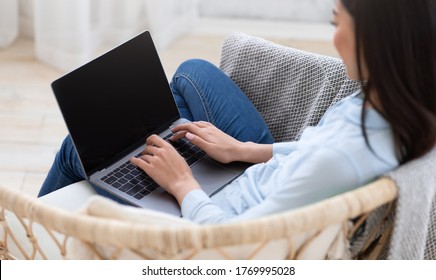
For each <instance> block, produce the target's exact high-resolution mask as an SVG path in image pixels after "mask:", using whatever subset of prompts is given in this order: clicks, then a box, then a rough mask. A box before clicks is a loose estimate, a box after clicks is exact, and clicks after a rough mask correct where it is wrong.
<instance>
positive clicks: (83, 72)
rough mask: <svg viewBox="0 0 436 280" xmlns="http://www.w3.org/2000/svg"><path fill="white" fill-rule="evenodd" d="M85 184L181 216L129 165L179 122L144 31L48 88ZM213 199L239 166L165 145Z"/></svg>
mask: <svg viewBox="0 0 436 280" xmlns="http://www.w3.org/2000/svg"><path fill="white" fill-rule="evenodd" d="M52 89H53V92H54V95H55V97H56V100H57V102H58V105H59V108H60V111H61V113H62V115H63V117H64V120H65V123H66V126H67V128H68V131H69V133H70V135H71V138H72V140H73V143H74V146H75V149H76V151H77V153H78V156H79V158H80V161H81V164H82V168H83V170H84V172H85V174H86V178H87V180H88V181H89V182H90V183H92V184H93V185H95V186H97V187H100V188H102V189H104V190H106V191H108V192H110V193H112V194H114V195H115V196H117V197H119V198H121V199H122V200H123V201H125V202H126V203H128V204H131V205H135V206H138V207H143V208H148V209H153V210H157V211H161V212H165V213H169V214H173V215H178V216H180V215H181V212H180V207H179V205H178V204H177V201H176V200H175V198H174V197H172V196H171V195H170V194H169V193H167V192H166V191H165V190H164V189H163V188H161V187H159V186H158V185H157V184H156V183H155V182H154V181H153V180H152V179H151V178H150V177H149V176H147V175H146V173H145V172H143V171H142V170H140V169H139V168H137V167H135V166H133V165H132V164H131V163H130V162H129V160H130V158H132V157H135V156H139V155H140V154H141V152H142V151H143V150H144V147H145V142H146V139H147V138H148V137H149V136H150V135H152V134H158V135H159V136H161V137H162V138H164V139H168V137H170V136H171V135H172V132H171V130H170V127H171V126H173V125H177V124H181V123H184V122H188V120H185V119H182V118H181V117H180V115H179V111H178V109H177V106H176V103H175V101H174V98H173V95H172V93H171V89H170V87H169V84H168V80H167V77H166V75H165V72H164V70H163V67H162V64H161V62H160V59H159V56H158V54H157V51H156V48H155V46H154V43H153V40H152V38H151V35H150V33H149V32H148V31H145V32H143V33H141V34H139V35H137V36H135V37H134V38H132V39H130V40H129V41H127V42H125V43H123V44H121V45H119V46H118V47H116V48H114V49H112V50H110V51H109V52H107V53H105V54H103V55H101V56H99V57H98V58H96V59H94V60H92V61H90V62H89V63H87V64H85V65H83V66H81V67H79V68H77V69H75V70H73V71H72V72H70V73H68V74H66V75H64V76H62V77H61V78H59V79H57V80H56V81H54V82H53V83H52ZM172 144H173V145H174V146H175V148H176V149H177V150H178V151H179V153H181V155H182V156H183V157H185V159H186V160H187V162H188V164H189V165H190V166H191V169H192V173H193V175H194V177H195V178H196V179H197V180H198V182H199V183H200V185H201V186H202V188H203V190H204V191H205V192H206V193H207V194H208V195H209V196H212V195H213V194H215V193H216V192H218V191H219V190H220V189H221V188H223V187H224V186H225V185H227V184H228V183H229V182H231V181H232V180H234V179H235V178H236V177H238V176H239V175H240V174H241V173H242V172H243V171H244V170H245V169H246V168H247V165H245V164H237V163H236V164H229V165H223V164H220V163H218V162H216V161H214V160H213V159H211V158H210V157H208V156H207V155H206V154H205V153H204V152H203V151H201V150H200V149H199V148H197V147H195V146H193V145H192V144H190V143H189V142H188V141H187V140H186V139H181V140H180V141H178V142H175V143H172Z"/></svg>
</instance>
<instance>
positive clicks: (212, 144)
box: [170, 121, 243, 163]
mask: <svg viewBox="0 0 436 280" xmlns="http://www.w3.org/2000/svg"><path fill="white" fill-rule="evenodd" d="M172 131H173V133H175V135H174V136H173V137H172V138H171V139H170V140H172V141H177V140H178V139H180V138H182V137H186V138H187V139H188V140H189V141H190V142H191V143H192V144H194V145H195V146H197V147H199V148H200V149H202V150H203V151H204V152H206V153H207V154H208V155H209V156H210V157H212V158H213V159H215V160H217V161H219V162H222V163H230V162H233V161H238V160H240V158H241V156H240V155H239V153H240V151H241V146H242V145H243V143H242V142H240V141H238V140H236V139H235V138H233V137H231V136H229V135H227V134H225V133H224V132H222V131H221V130H219V129H218V128H216V127H215V126H214V125H213V124H211V123H208V122H202V121H200V122H192V123H186V124H181V125H178V126H176V127H174V128H173V129H172Z"/></svg>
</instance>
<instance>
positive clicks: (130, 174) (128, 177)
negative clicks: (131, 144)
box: [101, 136, 205, 200]
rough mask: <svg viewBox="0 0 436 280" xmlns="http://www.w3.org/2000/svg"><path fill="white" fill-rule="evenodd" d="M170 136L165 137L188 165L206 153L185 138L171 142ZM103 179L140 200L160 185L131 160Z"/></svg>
mask: <svg viewBox="0 0 436 280" xmlns="http://www.w3.org/2000/svg"><path fill="white" fill-rule="evenodd" d="M168 138H169V136H168V137H167V138H165V140H167V141H168V142H169V143H171V144H172V145H173V146H174V148H175V149H176V150H177V151H178V152H179V154H180V155H181V156H182V157H183V158H184V159H185V160H186V162H187V163H188V165H192V164H194V163H195V162H197V161H198V160H199V159H201V158H202V157H203V156H204V155H205V153H204V152H203V151H202V150H201V149H200V148H198V147H196V146H194V145H192V144H191V143H190V142H189V141H187V140H186V139H184V138H182V139H180V140H178V141H177V142H171V141H169V140H168ZM140 155H141V154H138V155H136V157H139V156H140ZM101 180H102V181H104V182H105V183H107V184H109V185H111V186H113V187H115V188H117V189H118V190H120V191H122V192H124V193H126V194H128V195H130V196H132V197H134V198H136V199H138V200H139V199H141V198H143V197H145V196H146V195H148V194H150V193H151V192H152V191H154V190H155V189H157V188H158V187H159V185H158V184H156V182H154V181H153V179H151V177H150V176H148V175H147V174H146V173H145V172H144V171H142V170H141V169H140V168H138V167H136V166H134V165H133V164H131V163H130V161H127V162H126V163H124V164H122V165H121V166H120V167H118V168H116V169H115V170H114V171H112V172H111V173H109V174H107V175H106V176H104V177H103V178H101Z"/></svg>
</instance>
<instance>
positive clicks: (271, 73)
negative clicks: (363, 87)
mask: <svg viewBox="0 0 436 280" xmlns="http://www.w3.org/2000/svg"><path fill="white" fill-rule="evenodd" d="M220 67H221V69H222V70H223V71H224V72H225V73H227V74H228V75H229V76H230V77H231V78H232V79H233V80H234V81H235V82H236V83H237V84H238V85H239V87H240V88H241V89H242V91H243V92H244V93H245V94H246V95H247V96H248V97H249V98H250V100H251V101H252V102H253V104H254V105H255V106H256V108H257V109H258V110H259V112H260V113H261V115H262V116H263V118H264V119H265V121H266V123H267V124H268V126H269V128H270V130H271V132H272V134H273V136H274V139H275V140H276V141H277V142H281V141H295V140H298V139H299V137H300V135H301V133H302V132H303V130H304V129H305V128H306V127H307V126H312V125H316V124H317V123H318V122H319V120H320V119H321V117H322V116H323V114H324V113H325V111H326V110H327V109H328V108H329V107H330V106H332V105H333V104H335V103H336V102H337V101H339V100H341V99H342V98H344V97H345V96H348V95H349V94H351V93H353V92H355V91H357V90H359V89H360V87H359V83H357V82H355V81H350V80H348V79H347V77H346V75H345V68H344V65H343V64H342V62H341V61H340V60H339V59H337V58H332V57H327V56H322V55H317V54H313V53H309V52H305V51H301V50H296V49H292V48H288V47H284V46H281V45H277V44H274V43H272V42H269V41H266V40H263V39H260V38H256V37H252V36H249V35H246V34H241V33H235V34H231V35H230V36H229V37H228V38H227V40H226V41H225V43H224V46H223V49H222V55H221V65H220ZM435 154H436V152H435V151H433V153H431V154H429V155H428V156H427V157H424V158H422V159H419V160H417V161H414V162H411V163H410V164H406V165H404V166H402V167H400V168H398V169H397V170H395V171H393V172H391V173H390V174H388V176H390V177H391V178H393V179H394V180H395V181H396V183H397V184H398V187H399V193H400V195H399V199H398V203H397V204H396V209H395V211H394V213H395V214H394V215H395V224H394V230H393V234H392V238H391V242H390V246H389V248H388V251H387V255H388V257H389V258H391V259H404V258H405V259H422V258H424V255H425V257H426V258H432V259H434V258H436V255H435V252H436V246H435V243H436V239H435V236H436V228H435V226H436V222H435V211H434V210H435V207H436V202H435V201H436V199H435V192H436V191H435V188H436V168H435V163H436V159H435ZM431 207H433V208H432V209H433V211H430V210H431ZM374 215H377V213H375V214H374ZM376 218H377V217H375V219H376ZM369 220H371V219H369ZM371 230H373V228H371V225H368V226H366V227H364V230H363V232H362V234H361V237H362V238H365V237H366V238H367V237H368V236H369V232H370V231H371ZM358 244H361V243H359V242H356V246H355V248H352V251H353V249H355V250H357V249H356V248H358V247H359V246H358ZM425 248H427V250H426V249H425Z"/></svg>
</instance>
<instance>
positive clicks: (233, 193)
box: [182, 93, 398, 223]
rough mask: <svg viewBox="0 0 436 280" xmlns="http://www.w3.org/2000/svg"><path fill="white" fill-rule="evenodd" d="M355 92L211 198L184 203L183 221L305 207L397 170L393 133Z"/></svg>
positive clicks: (197, 196)
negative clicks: (362, 118) (364, 134)
mask: <svg viewBox="0 0 436 280" xmlns="http://www.w3.org/2000/svg"><path fill="white" fill-rule="evenodd" d="M362 104H363V100H362V98H361V95H360V94H357V93H356V94H353V95H352V96H349V97H347V98H345V99H343V100H342V101H340V102H338V103H337V104H335V105H334V106H332V107H331V108H330V109H329V110H328V111H327V112H326V113H325V115H324V117H323V118H322V119H321V121H320V123H319V124H318V125H317V126H316V127H308V128H306V129H305V130H304V132H303V134H302V136H301V138H300V140H299V141H297V142H286V143H276V144H273V157H272V158H271V159H270V160H269V161H268V162H266V163H262V164H256V165H253V166H252V167H250V168H249V169H247V170H246V171H245V172H244V173H243V174H242V175H241V176H240V177H238V178H237V179H236V180H234V181H233V182H232V183H231V184H229V185H227V186H226V187H225V188H224V189H223V190H221V191H220V192H219V193H218V194H216V195H215V196H213V197H211V198H209V197H208V196H207V195H206V194H205V193H204V192H203V191H201V190H193V191H191V192H189V193H188V194H187V195H186V197H185V198H184V200H183V202H182V215H183V217H184V218H187V219H190V220H193V221H195V222H198V223H223V222H231V221H237V220H247V219H254V218H258V217H262V216H265V215H269V214H273V213H278V212H282V211H286V210H290V209H293V208H297V207H301V206H304V205H308V204H311V203H314V202H317V201H320V200H323V199H325V198H328V197H331V196H334V195H337V194H341V193H343V192H346V191H349V190H352V189H355V188H356V187H358V186H361V185H363V184H366V183H368V182H370V181H372V180H374V179H376V178H377V177H379V176H380V175H382V174H384V173H386V172H388V171H390V170H392V169H394V168H395V167H396V166H398V160H397V158H396V153H395V148H394V141H393V137H392V130H391V127H390V125H389V123H388V122H387V121H386V120H385V119H384V118H383V117H382V116H381V115H380V114H379V113H378V112H377V111H375V110H373V109H365V110H366V114H367V115H366V121H365V125H366V129H367V135H368V139H369V143H370V145H371V147H372V149H373V151H371V149H370V148H369V147H368V146H367V144H366V143H365V139H364V137H363V134H362V129H361V110H362Z"/></svg>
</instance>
